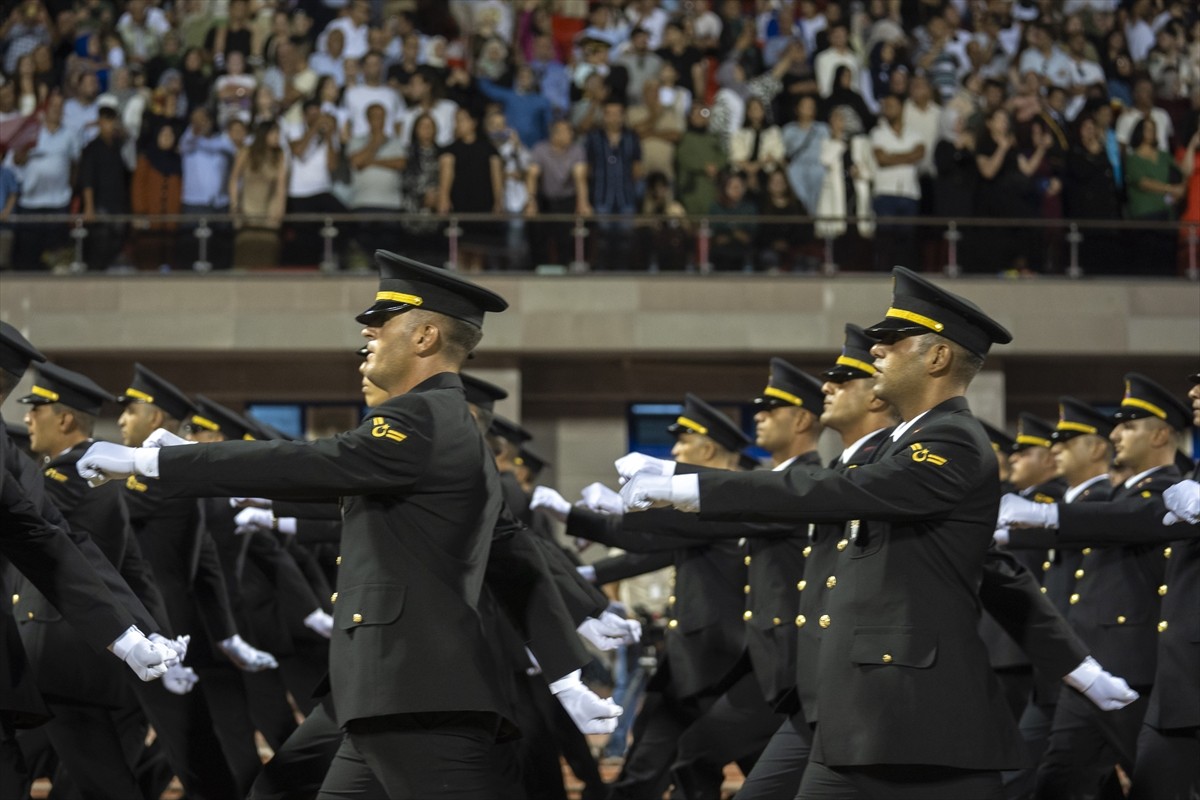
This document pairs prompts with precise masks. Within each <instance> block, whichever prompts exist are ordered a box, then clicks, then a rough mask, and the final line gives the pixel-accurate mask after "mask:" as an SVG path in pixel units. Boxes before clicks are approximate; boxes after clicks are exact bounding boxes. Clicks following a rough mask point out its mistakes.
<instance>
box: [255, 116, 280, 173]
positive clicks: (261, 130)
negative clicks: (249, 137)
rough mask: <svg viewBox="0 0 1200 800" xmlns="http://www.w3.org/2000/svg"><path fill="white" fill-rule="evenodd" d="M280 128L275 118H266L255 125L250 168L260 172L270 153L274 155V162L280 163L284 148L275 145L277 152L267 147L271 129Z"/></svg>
mask: <svg viewBox="0 0 1200 800" xmlns="http://www.w3.org/2000/svg"><path fill="white" fill-rule="evenodd" d="M272 128H275V129H278V128H279V125H278V124H277V123H276V122H275V121H274V120H265V121H263V122H260V123H258V124H257V125H255V126H254V141H253V142H252V143H251V144H250V170H251V171H252V172H258V171H259V170H260V169H262V168H263V166H264V165H265V164H266V162H267V156H268V155H274V156H275V157H274V158H273V159H272V161H273V162H274V163H278V161H279V159H280V158H282V157H283V150H282V149H280V148H279V147H278V146H276V147H275V152H274V153H271V152H270V151H269V150H268V149H267V134H268V133H270V132H271V129H272Z"/></svg>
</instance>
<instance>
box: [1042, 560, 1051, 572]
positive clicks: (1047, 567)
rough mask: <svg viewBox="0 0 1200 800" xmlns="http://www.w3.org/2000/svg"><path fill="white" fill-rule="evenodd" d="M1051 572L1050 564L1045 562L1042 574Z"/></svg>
mask: <svg viewBox="0 0 1200 800" xmlns="http://www.w3.org/2000/svg"><path fill="white" fill-rule="evenodd" d="M1049 571H1050V562H1049V561H1043V562H1042V572H1049Z"/></svg>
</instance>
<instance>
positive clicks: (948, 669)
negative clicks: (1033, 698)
mask: <svg viewBox="0 0 1200 800" xmlns="http://www.w3.org/2000/svg"><path fill="white" fill-rule="evenodd" d="M893 276H894V279H895V283H894V287H893V299H892V304H891V307H890V308H889V309H888V311H887V312H886V314H885V317H884V320H883V321H881V322H880V323H878V324H876V325H874V326H872V327H871V328H869V329H867V333H868V334H869V335H871V336H872V337H873V338H875V339H876V340H877V341H876V343H875V344H874V346H873V347H872V349H871V354H872V356H873V357H874V362H873V366H874V367H875V368H876V369H877V370H878V373H877V374H876V376H875V386H874V390H875V393H876V394H877V395H878V396H879V397H880V398H881V399H883V400H886V401H887V402H889V403H890V404H891V405H892V406H893V407H894V408H895V409H896V411H897V413H898V414H899V415H900V417H901V419H902V420H903V421H902V422H901V423H900V424H899V425H898V426H896V428H895V430H894V431H893V432H892V434H891V437H890V442H886V443H885V444H884V446H883V447H882V448H880V450H878V451H876V458H875V460H874V461H873V462H872V463H871V464H866V465H863V466H860V467H858V468H856V469H852V470H847V471H846V472H845V473H838V472H833V471H829V470H817V469H812V468H810V469H807V470H791V471H789V472H786V473H774V472H764V473H748V474H741V475H737V474H725V473H704V474H701V475H699V476H695V475H677V476H673V477H669V478H668V477H662V476H656V475H637V476H634V478H633V479H631V480H630V481H629V483H627V484H626V485H625V487H624V490H623V492H622V494H623V495H624V496H625V500H626V507H627V508H628V509H629V510H631V511H636V510H640V509H643V508H647V507H650V506H653V505H660V504H670V505H674V506H676V507H678V508H680V509H682V510H691V511H699V512H700V514H701V518H702V519H704V518H709V519H758V520H764V521H780V520H797V521H799V520H808V521H814V522H834V523H836V522H840V521H843V520H846V519H851V518H856V519H858V520H859V521H860V523H859V525H858V526H857V529H856V530H853V531H851V533H850V534H849V535H847V536H845V537H844V538H843V539H841V540H839V542H838V544H837V549H838V551H839V552H838V560H837V572H836V574H837V576H838V585H837V588H836V589H834V590H833V591H832V592H830V594H829V606H828V610H827V612H826V613H825V614H822V615H821V616H820V617H819V618H818V620H817V625H818V626H819V627H820V628H822V629H823V633H822V644H821V648H820V653H819V654H818V664H817V690H816V697H817V703H818V705H819V706H821V707H824V708H826V709H832V708H836V709H837V713H828V711H826V712H825V713H822V714H821V716H820V719H819V721H818V723H817V727H816V732H815V736H814V741H813V750H812V757H811V760H810V763H809V766H808V768H807V769H806V770H805V773H804V778H803V781H802V785H801V793H802V794H803V795H804V796H805V797H813V798H826V797H877V796H888V797H892V798H909V797H911V798H923V800H929V799H930V798H938V797H945V798H962V797H973V798H998V797H1000V796H1001V784H1000V774H999V773H1000V770H1002V769H1006V768H1012V767H1017V766H1020V764H1021V763H1022V761H1023V753H1022V747H1021V743H1020V739H1019V738H1018V736H1017V731H1016V728H1015V726H1014V725H1013V723H1012V721H1011V716H1010V714H1009V713H1008V711H1007V709H1006V708H1005V705H1004V702H1003V699H1002V697H1001V695H1000V693H999V687H998V685H997V684H996V682H995V678H993V677H992V676H991V672H990V670H989V669H988V667H987V653H986V650H985V648H984V647H983V643H982V642H981V641H980V640H979V637H978V634H977V633H976V627H977V625H978V620H979V600H978V596H977V594H976V591H977V590H976V587H977V586H978V585H979V582H980V577H981V573H982V566H983V561H984V557H985V554H986V551H987V549H988V546H989V544H990V542H991V538H992V532H993V529H994V527H995V520H996V511H997V506H998V502H999V480H998V477H997V475H996V471H995V469H994V467H993V465H994V463H995V457H994V455H993V452H992V448H991V445H990V444H989V443H988V439H987V435H986V433H985V432H984V430H983V428H982V426H980V425H979V423H978V422H977V421H976V420H975V418H974V417H973V416H972V415H971V413H970V411H969V409H968V408H967V404H966V400H965V398H964V394H965V391H966V389H967V386H968V385H969V384H970V382H971V380H972V379H973V378H974V376H975V374H976V373H977V372H978V371H979V369H980V368H981V366H982V364H983V359H984V356H985V355H986V354H987V351H988V350H989V349H990V347H991V345H992V344H1006V343H1008V342H1010V341H1011V340H1012V336H1011V335H1010V334H1009V333H1008V331H1007V330H1005V329H1004V328H1003V327H1002V326H1001V325H1000V324H999V323H997V322H995V321H994V320H992V319H990V318H989V317H988V316H987V315H986V314H985V313H984V312H983V311H982V310H981V309H979V308H978V307H977V306H975V305H974V304H973V303H971V302H969V301H967V300H965V299H963V298H961V297H958V296H956V295H954V294H951V293H950V292H947V291H945V290H944V289H941V288H940V287H938V286H936V285H935V284H933V283H932V282H930V281H928V280H926V279H924V278H922V277H920V276H919V275H917V274H915V273H913V272H911V271H910V270H907V269H905V268H903V267H897V268H895V270H894V271H893Z"/></svg>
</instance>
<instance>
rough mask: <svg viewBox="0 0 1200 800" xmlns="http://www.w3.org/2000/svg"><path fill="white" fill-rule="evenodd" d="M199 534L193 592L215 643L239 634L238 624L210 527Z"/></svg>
mask: <svg viewBox="0 0 1200 800" xmlns="http://www.w3.org/2000/svg"><path fill="white" fill-rule="evenodd" d="M181 449H182V448H181ZM186 449H191V448H186ZM197 449H199V448H197ZM199 536H200V553H199V559H198V560H197V562H196V577H195V580H194V581H193V583H192V594H193V595H194V596H195V598H196V603H197V604H198V605H199V606H200V609H201V612H202V614H201V616H202V618H203V620H204V627H205V628H206V629H207V630H208V635H209V637H210V638H211V639H212V640H213V641H214V642H220V641H223V640H225V639H228V638H229V637H230V636H233V635H234V634H235V633H237V626H236V625H234V623H233V609H232V604H231V603H230V602H229V588H228V586H227V584H226V583H225V572H224V571H223V570H222V569H221V558H220V556H219V555H218V554H217V545H216V543H215V542H214V541H213V538H212V534H210V533H209V532H208V531H207V530H202V531H200V533H199ZM177 633H188V631H177Z"/></svg>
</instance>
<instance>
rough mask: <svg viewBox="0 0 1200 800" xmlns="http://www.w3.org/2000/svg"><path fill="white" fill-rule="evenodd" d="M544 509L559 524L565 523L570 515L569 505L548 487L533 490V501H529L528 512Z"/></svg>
mask: <svg viewBox="0 0 1200 800" xmlns="http://www.w3.org/2000/svg"><path fill="white" fill-rule="evenodd" d="M539 508H544V509H546V511H547V512H548V513H549V514H550V516H552V517H554V518H555V519H556V520H558V521H559V522H566V521H567V515H568V514H570V513H571V504H570V503H568V502H567V501H566V498H564V497H563V496H562V495H561V494H559V493H558V492H556V491H554V490H553V489H551V488H550V487H549V486H538V487H535V488H534V490H533V499H531V500H530V501H529V510H530V511H534V510H536V509H539Z"/></svg>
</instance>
